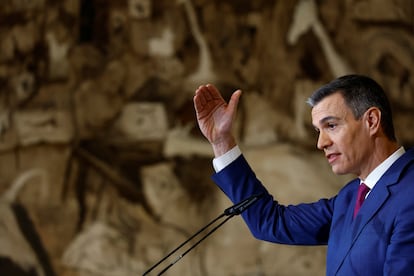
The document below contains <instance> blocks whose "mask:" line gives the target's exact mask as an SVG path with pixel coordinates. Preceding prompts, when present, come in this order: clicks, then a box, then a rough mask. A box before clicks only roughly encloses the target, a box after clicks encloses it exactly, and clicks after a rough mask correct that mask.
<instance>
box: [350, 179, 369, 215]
mask: <svg viewBox="0 0 414 276" xmlns="http://www.w3.org/2000/svg"><path fill="white" fill-rule="evenodd" d="M369 190H370V189H369V187H368V186H367V185H365V184H364V183H361V185H359V188H358V196H357V200H356V202H355V209H354V218H355V217H356V215H357V213H358V211H359V208H361V205H362V203H363V202H364V200H365V196H366V195H367V193H368V192H369Z"/></svg>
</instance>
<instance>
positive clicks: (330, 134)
mask: <svg viewBox="0 0 414 276" xmlns="http://www.w3.org/2000/svg"><path fill="white" fill-rule="evenodd" d="M364 116H365V115H364ZM364 116H362V118H361V119H359V120H356V119H355V117H354V115H353V114H352V111H351V109H350V108H348V106H347V105H346V104H345V100H344V98H343V97H342V95H341V94H340V93H334V94H332V95H330V96H328V97H326V98H324V99H323V100H322V101H321V102H319V103H318V104H317V105H316V106H314V107H313V109H312V124H313V126H314V127H315V129H316V130H317V132H318V133H319V135H318V142H317V147H318V149H320V150H323V151H324V152H325V156H326V158H327V159H328V162H329V164H330V165H331V167H332V171H333V172H334V173H336V174H348V173H352V174H355V175H357V176H359V177H361V176H366V175H365V173H366V169H367V168H366V166H367V165H368V164H369V162H368V159H369V157H370V154H369V152H370V150H371V148H370V134H369V129H368V126H367V124H366V123H365V120H364Z"/></svg>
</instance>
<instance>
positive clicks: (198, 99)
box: [194, 85, 208, 106]
mask: <svg viewBox="0 0 414 276" xmlns="http://www.w3.org/2000/svg"><path fill="white" fill-rule="evenodd" d="M205 94H206V87H205V85H201V86H199V87H198V88H197V90H196V92H195V96H194V103H197V104H199V105H201V106H203V105H205V104H206V103H207V101H208V100H207V98H206V96H205Z"/></svg>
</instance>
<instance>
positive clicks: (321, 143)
mask: <svg viewBox="0 0 414 276" xmlns="http://www.w3.org/2000/svg"><path fill="white" fill-rule="evenodd" d="M331 144H332V140H331V139H330V138H329V135H328V134H327V133H325V132H324V131H320V132H319V135H318V142H317V144H316V147H317V148H318V149H320V150H324V149H325V148H327V147H329V146H330V145H331Z"/></svg>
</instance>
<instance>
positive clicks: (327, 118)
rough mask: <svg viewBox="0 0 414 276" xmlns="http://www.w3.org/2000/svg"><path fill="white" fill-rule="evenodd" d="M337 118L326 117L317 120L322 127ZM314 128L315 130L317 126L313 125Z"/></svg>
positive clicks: (337, 118)
mask: <svg viewBox="0 0 414 276" xmlns="http://www.w3.org/2000/svg"><path fill="white" fill-rule="evenodd" d="M339 119H340V118H339V117H336V116H327V117H324V118H322V119H320V120H319V124H321V125H323V124H324V123H326V122H328V121H332V120H339ZM313 127H314V128H317V126H315V125H313Z"/></svg>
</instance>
